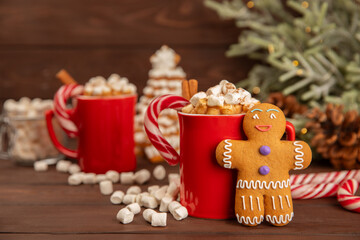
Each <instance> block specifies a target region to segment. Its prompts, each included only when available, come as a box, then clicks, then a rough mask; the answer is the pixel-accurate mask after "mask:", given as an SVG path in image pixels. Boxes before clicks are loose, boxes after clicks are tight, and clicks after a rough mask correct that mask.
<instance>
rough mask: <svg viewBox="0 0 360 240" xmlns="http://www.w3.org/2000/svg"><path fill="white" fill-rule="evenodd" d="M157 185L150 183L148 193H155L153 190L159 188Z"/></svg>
mask: <svg viewBox="0 0 360 240" xmlns="http://www.w3.org/2000/svg"><path fill="white" fill-rule="evenodd" d="M159 188H160V187H159V185H152V186H149V187H148V192H149V193H150V195H153V196H154V194H155V192H156V191H157V190H159Z"/></svg>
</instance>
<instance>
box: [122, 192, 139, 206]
mask: <svg viewBox="0 0 360 240" xmlns="http://www.w3.org/2000/svg"><path fill="white" fill-rule="evenodd" d="M134 202H136V195H135V194H126V195H125V196H124V198H123V203H124V204H125V205H128V204H131V203H134Z"/></svg>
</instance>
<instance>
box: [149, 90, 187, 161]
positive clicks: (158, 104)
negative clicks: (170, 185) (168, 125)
mask: <svg viewBox="0 0 360 240" xmlns="http://www.w3.org/2000/svg"><path fill="white" fill-rule="evenodd" d="M188 104H189V101H188V100H186V99H185V98H183V97H180V96H175V95H164V96H160V97H157V98H155V99H154V100H153V101H152V102H151V103H150V105H149V107H148V109H147V110H146V114H145V119H144V127H145V131H146V133H147V135H148V137H149V140H150V141H151V143H152V144H153V145H154V147H155V148H156V149H157V150H158V151H159V153H160V155H161V156H162V157H163V158H164V159H165V160H166V161H167V162H168V163H169V164H170V165H175V164H177V163H178V162H179V158H180V157H179V154H178V153H177V152H176V150H175V149H174V148H173V147H172V146H171V145H170V144H169V143H168V141H166V139H165V138H164V136H163V135H162V134H161V132H160V130H159V125H158V123H157V119H158V117H159V115H160V112H161V111H162V110H164V109H166V108H171V109H175V110H180V109H181V108H183V107H184V106H186V105H188Z"/></svg>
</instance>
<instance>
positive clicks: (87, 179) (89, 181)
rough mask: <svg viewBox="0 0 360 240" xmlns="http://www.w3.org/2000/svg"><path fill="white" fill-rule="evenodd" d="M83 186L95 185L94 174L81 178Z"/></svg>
mask: <svg viewBox="0 0 360 240" xmlns="http://www.w3.org/2000/svg"><path fill="white" fill-rule="evenodd" d="M83 183H84V184H95V183H96V174H95V173H85V174H84V177H83Z"/></svg>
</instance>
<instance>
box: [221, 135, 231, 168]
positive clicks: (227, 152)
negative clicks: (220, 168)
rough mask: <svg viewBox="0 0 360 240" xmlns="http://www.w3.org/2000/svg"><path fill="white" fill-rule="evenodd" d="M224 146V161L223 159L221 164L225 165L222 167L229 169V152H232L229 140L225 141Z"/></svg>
mask: <svg viewBox="0 0 360 240" xmlns="http://www.w3.org/2000/svg"><path fill="white" fill-rule="evenodd" d="M224 142H225V146H224V148H225V150H226V151H225V152H224V154H223V155H224V159H223V162H224V163H225V164H224V167H225V168H231V164H232V163H231V161H230V159H231V155H230V154H231V152H232V150H231V146H232V144H231V142H230V139H226V140H225V141H224Z"/></svg>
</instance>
